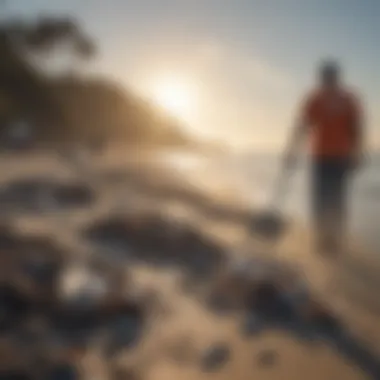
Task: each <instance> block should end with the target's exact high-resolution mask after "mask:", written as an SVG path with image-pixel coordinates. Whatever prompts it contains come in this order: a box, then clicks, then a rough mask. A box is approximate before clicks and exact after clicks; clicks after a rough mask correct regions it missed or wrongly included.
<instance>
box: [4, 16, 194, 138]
mask: <svg viewBox="0 0 380 380" xmlns="http://www.w3.org/2000/svg"><path fill="white" fill-rule="evenodd" d="M95 50H96V49H95V45H94V43H93V41H92V40H91V39H90V38H89V37H88V36H87V35H86V33H85V32H84V31H83V30H82V29H81V28H80V27H79V25H78V23H76V22H75V20H73V19H71V18H69V17H44V18H40V19H37V20H29V21H26V20H15V19H13V20H6V21H3V22H0V56H1V60H0V128H1V126H3V127H4V126H6V125H8V124H9V123H11V122H12V121H14V120H17V119H20V118H22V119H24V120H26V121H28V123H30V124H32V125H33V127H34V130H35V135H37V138H38V139H46V140H50V141H52V140H56V141H58V140H62V139H70V140H81V141H83V142H85V141H86V140H91V139H99V138H102V139H108V140H112V139H118V140H119V141H120V140H124V141H127V142H128V141H129V142H143V141H146V142H154V141H156V142H157V143H165V144H166V143H169V144H172V143H176V142H177V143H181V144H182V143H183V142H185V141H186V138H185V137H184V136H182V134H181V133H180V132H179V129H178V128H177V125H176V122H175V121H174V120H172V119H170V118H169V117H168V116H167V115H164V114H163V113H162V112H159V111H158V110H157V109H155V108H154V107H152V106H150V105H148V104H146V103H145V102H143V101H142V100H141V99H139V98H138V97H136V96H135V95H133V94H132V93H129V92H126V91H124V90H122V89H121V88H120V87H119V86H117V85H115V84H114V83H111V82H109V81H107V80H99V79H91V80H90V79H84V78H81V77H79V76H78V75H73V76H71V77H64V76H62V75H61V76H60V77H52V76H47V75H45V73H44V72H43V70H42V67H41V66H39V65H38V64H36V62H38V61H39V60H41V59H45V58H48V57H49V56H50V55H51V54H53V53H58V54H61V53H63V52H66V53H67V52H69V54H71V55H72V56H73V57H76V58H78V59H85V60H87V59H90V58H91V57H93V56H94V54H95Z"/></svg>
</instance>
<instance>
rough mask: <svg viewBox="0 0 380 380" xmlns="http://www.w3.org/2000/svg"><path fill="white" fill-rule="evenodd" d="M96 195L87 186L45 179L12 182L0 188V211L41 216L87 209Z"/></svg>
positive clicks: (80, 183)
mask: <svg viewBox="0 0 380 380" xmlns="http://www.w3.org/2000/svg"><path fill="white" fill-rule="evenodd" d="M96 198H97V194H96V192H95V190H94V189H93V188H91V187H90V186H89V185H88V184H85V183H82V182H77V181H74V182H63V181H58V180H51V179H45V178H31V179H21V180H15V181H14V182H11V183H9V184H7V185H5V186H3V187H2V188H0V208H1V209H2V210H3V211H7V212H12V213H15V212H16V213H17V212H22V213H25V212H28V213H43V212H46V211H51V210H53V211H57V210H65V209H73V208H83V207H89V206H91V205H92V204H94V202H95V201H96Z"/></svg>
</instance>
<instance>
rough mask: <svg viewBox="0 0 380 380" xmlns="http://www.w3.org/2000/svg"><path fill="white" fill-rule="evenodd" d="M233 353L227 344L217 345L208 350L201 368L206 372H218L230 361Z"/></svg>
mask: <svg viewBox="0 0 380 380" xmlns="http://www.w3.org/2000/svg"><path fill="white" fill-rule="evenodd" d="M230 356H231V351H230V348H229V347H228V346H227V345H226V344H216V345H213V346H212V347H210V348H208V349H207V350H206V351H205V352H204V354H203V356H202V363H201V367H202V370H203V371H205V372H214V371H218V370H219V369H221V367H223V366H224V365H225V364H226V362H227V361H228V360H229V359H230Z"/></svg>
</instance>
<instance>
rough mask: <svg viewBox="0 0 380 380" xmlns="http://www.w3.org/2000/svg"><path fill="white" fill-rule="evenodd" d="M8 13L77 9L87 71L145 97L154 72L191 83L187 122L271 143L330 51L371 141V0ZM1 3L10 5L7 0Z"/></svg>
mask: <svg viewBox="0 0 380 380" xmlns="http://www.w3.org/2000/svg"><path fill="white" fill-rule="evenodd" d="M8 3H9V5H8V9H9V11H11V12H14V13H18V12H23V13H27V14H30V15H33V14H37V13H45V14H46V13H52V12H63V13H69V14H73V15H75V16H77V17H78V18H79V19H80V20H81V21H83V24H84V26H85V28H86V29H87V30H88V31H89V32H90V33H91V34H92V35H93V36H94V37H95V38H96V40H97V42H98V44H99V50H100V52H99V56H98V57H97V58H96V60H95V61H94V62H93V63H92V64H91V70H95V71H99V72H103V73H107V74H108V75H110V76H112V77H113V78H115V79H117V80H119V81H121V82H122V83H125V84H127V85H129V86H132V87H133V88H135V89H136V91H138V92H139V93H140V94H142V95H143V96H147V97H151V96H153V95H152V91H153V90H152V88H153V84H152V83H154V82H155V81H160V80H161V82H164V81H165V80H167V79H165V78H169V77H172V80H175V78H179V80H183V82H184V83H185V85H184V88H185V87H186V85H187V86H189V84H190V87H191V89H192V90H191V91H193V94H192V96H193V98H194V99H193V103H194V104H193V109H192V113H191V114H189V115H186V120H185V123H184V124H186V125H187V128H189V130H190V131H192V132H195V133H200V134H203V135H205V136H209V137H215V138H219V139H223V140H227V141H229V142H231V143H232V144H234V145H237V146H250V145H252V146H259V145H262V146H265V147H279V146H281V144H283V141H284V139H285V136H286V132H287V131H288V128H289V126H290V125H291V122H292V119H293V117H294V114H295V113H296V110H297V107H298V103H299V100H300V99H301V98H302V96H303V93H304V92H305V90H307V89H308V88H309V87H310V86H312V85H313V80H314V77H313V75H314V69H315V66H316V64H317V63H318V61H319V60H320V59H322V58H325V57H334V58H337V59H339V60H340V61H341V62H342V64H343V65H344V68H345V74H346V79H347V81H348V82H349V84H350V85H352V86H354V88H357V89H358V91H359V92H360V94H361V95H362V97H363V99H364V102H365V108H366V109H367V110H368V124H369V131H370V140H371V142H372V143H373V144H374V145H380V133H377V129H378V127H379V123H380V79H379V78H380V75H379V73H378V71H379V70H380V49H379V48H378V41H379V40H380V1H379V0H124V1H123V0H108V1H103V0H66V1H58V0H12V1H9V2H8ZM10 3H11V4H10Z"/></svg>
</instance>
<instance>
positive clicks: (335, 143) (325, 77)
mask: <svg viewBox="0 0 380 380" xmlns="http://www.w3.org/2000/svg"><path fill="white" fill-rule="evenodd" d="M318 81H319V84H318V86H317V88H316V89H315V90H314V91H313V92H312V93H311V94H309V95H308V96H307V97H306V100H305V102H304V104H303V105H302V109H301V115H300V119H299V121H298V122H297V123H296V125H295V128H294V130H293V132H292V136H291V140H290V144H289V146H288V150H287V153H286V157H285V165H286V166H287V167H288V168H289V167H291V166H293V165H294V163H295V159H296V154H297V151H298V149H299V147H300V144H301V142H302V141H303V140H304V137H305V136H306V135H308V136H309V137H310V142H311V147H310V148H311V149H310V150H311V152H310V153H311V198H312V215H313V222H314V228H315V232H316V247H317V250H318V251H320V252H321V253H323V252H326V253H327V252H328V253H332V252H337V251H340V250H341V249H342V242H343V241H344V239H345V235H346V232H347V226H346V222H347V195H348V190H349V186H350V182H351V179H352V175H353V173H354V172H355V171H356V169H357V168H359V166H360V165H361V163H362V158H363V153H364V144H363V120H362V113H361V105H360V101H359V99H358V97H357V96H356V95H355V94H353V93H352V92H350V91H349V90H348V89H346V87H345V86H344V85H343V83H342V80H341V69H340V67H339V65H338V64H337V63H335V62H325V63H323V64H322V65H321V67H320V68H319V70H318Z"/></svg>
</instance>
